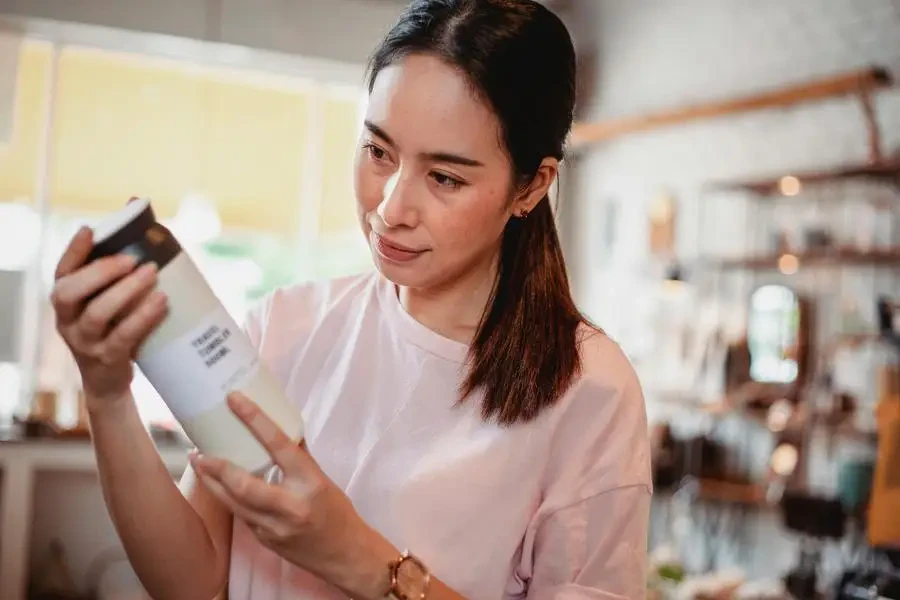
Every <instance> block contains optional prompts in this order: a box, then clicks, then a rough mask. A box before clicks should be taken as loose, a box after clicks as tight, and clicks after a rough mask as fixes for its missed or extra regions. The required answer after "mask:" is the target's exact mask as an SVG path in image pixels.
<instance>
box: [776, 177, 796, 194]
mask: <svg viewBox="0 0 900 600" xmlns="http://www.w3.org/2000/svg"><path fill="white" fill-rule="evenodd" d="M801 187H802V186H801V185H800V180H799V179H797V178H796V177H794V176H793V175H787V176H785V177H782V178H781V179H780V180H779V181H778V191H779V192H781V194H782V195H784V196H796V195H797V194H799V193H800V188H801Z"/></svg>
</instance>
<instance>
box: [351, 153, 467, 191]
mask: <svg viewBox="0 0 900 600" xmlns="http://www.w3.org/2000/svg"><path fill="white" fill-rule="evenodd" d="M363 150H365V151H366V152H367V153H368V154H369V158H371V159H372V160H374V161H375V162H378V163H380V162H383V161H384V159H385V158H386V157H387V151H386V150H385V149H384V148H381V147H379V146H377V145H375V144H373V143H372V142H369V143H367V144H364V145H363ZM378 154H380V156H379V155H378ZM429 175H430V176H431V178H432V179H433V180H434V182H435V183H436V184H438V185H439V186H440V187H442V188H447V189H449V190H458V189H459V188H461V187H463V186H464V185H466V182H464V181H461V180H459V179H457V178H456V177H451V176H450V175H447V174H446V173H440V172H438V171H432V172H431V173H429Z"/></svg>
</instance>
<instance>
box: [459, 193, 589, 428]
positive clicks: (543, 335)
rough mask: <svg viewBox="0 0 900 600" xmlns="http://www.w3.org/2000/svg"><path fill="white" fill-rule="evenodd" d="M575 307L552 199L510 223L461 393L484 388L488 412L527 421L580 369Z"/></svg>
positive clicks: (558, 394) (486, 414)
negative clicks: (554, 216) (551, 202)
mask: <svg viewBox="0 0 900 600" xmlns="http://www.w3.org/2000/svg"><path fill="white" fill-rule="evenodd" d="M584 322H585V319H584V317H583V316H582V315H581V313H580V312H579V311H578V309H577V308H576V306H575V302H574V300H573V299H572V296H571V292H570V289H569V280H568V276H567V274H566V267H565V262H564V261H563V253H562V246H561V244H560V242H559V236H558V234H557V230H556V223H555V221H554V218H553V210H552V207H551V205H550V199H549V198H548V197H546V196H545V197H544V198H543V199H542V200H541V201H540V202H538V204H537V205H536V206H535V207H534V208H533V209H532V211H531V212H530V213H529V214H528V216H527V217H525V218H513V219H511V220H510V222H509V224H508V225H507V226H506V231H505V232H504V234H503V241H502V247H501V251H500V266H499V272H498V274H497V279H496V281H495V284H494V289H493V292H492V294H491V299H490V301H489V303H488V308H487V310H486V311H485V314H484V317H483V318H482V321H481V324H480V326H479V328H478V332H477V334H476V335H475V339H474V341H473V342H472V345H471V346H470V348H469V372H468V375H467V377H466V379H465V380H464V382H463V385H462V390H461V392H462V398H466V397H468V396H469V395H470V394H471V393H472V392H473V391H475V390H476V389H480V390H482V391H483V394H484V397H483V400H482V405H481V406H482V416H483V417H484V419H485V420H488V419H496V420H497V421H498V422H499V423H501V424H504V425H511V424H513V423H518V422H528V421H531V420H532V419H534V418H535V417H536V416H537V415H538V414H539V413H540V412H541V411H542V410H543V409H544V408H547V407H548V406H551V405H553V404H554V403H555V402H556V401H557V400H559V398H560V397H562V395H563V394H564V393H565V392H566V390H567V389H568V388H569V386H570V385H571V384H572V382H573V381H574V379H575V377H576V376H577V375H578V374H579V373H580V371H581V360H580V357H579V349H578V328H579V326H580V325H581V324H582V323H584Z"/></svg>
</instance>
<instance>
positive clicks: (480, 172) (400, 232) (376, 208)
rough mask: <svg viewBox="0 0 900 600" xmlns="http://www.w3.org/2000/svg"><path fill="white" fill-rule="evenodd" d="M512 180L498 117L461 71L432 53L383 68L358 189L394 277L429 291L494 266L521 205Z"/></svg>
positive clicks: (381, 258) (367, 227)
mask: <svg viewBox="0 0 900 600" xmlns="http://www.w3.org/2000/svg"><path fill="white" fill-rule="evenodd" d="M512 182H513V171H512V166H511V164H510V160H509V158H508V156H507V154H506V152H505V151H504V149H503V147H502V145H501V134H500V128H499V124H498V122H497V119H496V117H495V116H494V114H493V113H492V111H491V110H490V109H489V108H488V107H487V106H485V105H484V104H483V103H482V102H480V101H479V100H477V99H476V98H475V96H474V94H473V92H472V90H471V87H470V85H469V84H468V82H467V80H466V79H465V78H464V76H463V75H461V74H460V73H459V72H457V71H456V70H455V69H453V68H452V67H450V66H448V65H447V64H445V63H444V62H442V61H440V60H439V59H436V58H433V57H430V56H424V55H412V56H409V57H407V58H405V59H404V60H402V61H398V62H396V63H394V64H393V65H392V66H390V67H387V68H385V69H384V70H382V71H381V72H380V73H379V74H378V77H377V78H376V80H375V83H374V87H373V89H372V93H371V95H370V96H369V104H368V109H367V111H366V119H365V126H364V128H363V132H362V135H361V139H360V143H359V149H358V152H357V157H356V177H355V189H356V198H357V202H358V210H359V216H360V221H361V225H362V228H363V232H364V233H365V235H366V236H367V237H368V240H369V245H370V248H371V251H372V256H373V258H374V260H375V264H376V266H377V267H378V269H379V270H380V271H381V272H382V273H383V274H384V275H385V276H386V277H387V278H388V279H390V280H391V281H393V282H394V283H396V284H398V285H402V286H408V287H413V288H420V289H421V288H432V287H437V286H443V285H447V284H452V283H453V282H454V281H456V280H459V279H461V278H467V277H470V276H476V277H477V276H479V275H480V274H481V273H489V272H491V268H492V266H493V264H494V261H495V258H496V257H497V255H498V252H499V248H500V241H501V236H502V234H503V230H504V227H505V226H506V223H507V221H508V220H509V218H510V216H511V211H513V210H516V206H514V205H513V203H512V201H511V198H512V191H513V185H512Z"/></svg>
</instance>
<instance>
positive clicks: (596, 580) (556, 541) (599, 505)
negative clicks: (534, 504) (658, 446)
mask: <svg viewBox="0 0 900 600" xmlns="http://www.w3.org/2000/svg"><path fill="white" fill-rule="evenodd" d="M650 497H651V494H650V489H649V487H647V486H645V485H634V486H629V487H623V488H617V489H614V490H610V491H608V492H603V493H600V494H597V495H595V496H591V497H590V498H587V499H585V500H583V501H581V502H579V503H577V504H575V505H573V506H570V507H567V508H564V509H561V510H559V511H557V512H555V513H553V514H552V515H551V516H550V517H548V518H547V519H545V520H544V522H543V523H542V524H541V526H540V528H539V529H538V531H537V535H536V538H535V543H534V554H533V556H534V566H533V574H532V577H531V581H530V583H529V587H528V598H534V599H541V600H593V599H597V600H601V599H603V600H612V599H614V598H615V599H621V598H628V599H629V600H642V599H643V598H644V597H645V594H646V591H645V590H646V587H645V573H646V554H647V535H648V523H649V517H650Z"/></svg>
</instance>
